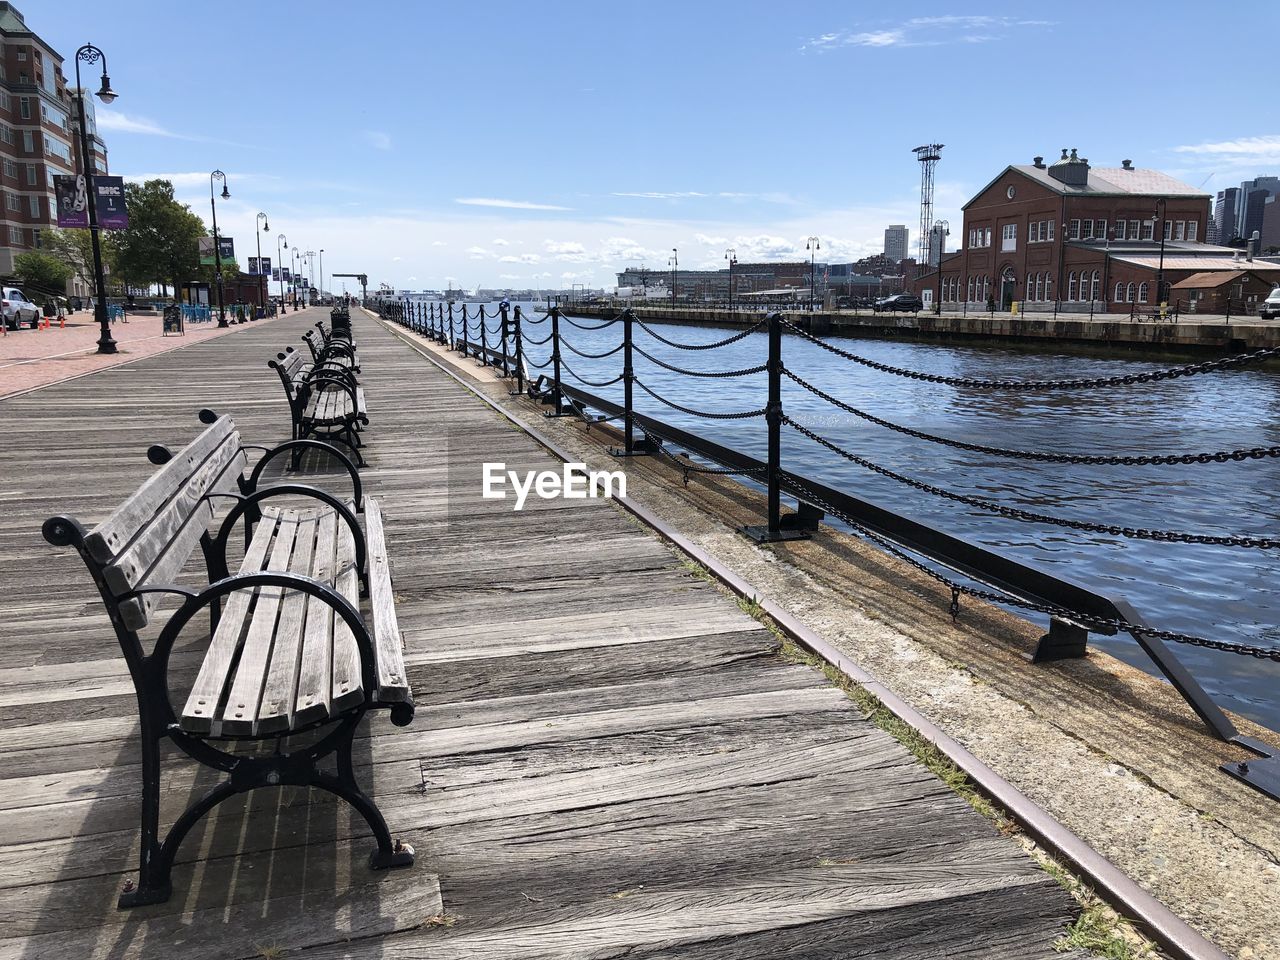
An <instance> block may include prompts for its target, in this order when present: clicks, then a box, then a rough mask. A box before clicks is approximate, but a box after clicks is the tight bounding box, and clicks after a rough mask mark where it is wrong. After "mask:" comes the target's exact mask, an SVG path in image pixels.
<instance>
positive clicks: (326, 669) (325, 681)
mask: <svg viewBox="0 0 1280 960" xmlns="http://www.w3.org/2000/svg"><path fill="white" fill-rule="evenodd" d="M337 529H338V515H337V514H336V513H333V512H327V513H325V514H322V515H321V517H320V519H319V521H318V522H317V526H316V547H315V555H314V558H313V559H312V574H311V575H312V576H313V577H315V578H316V579H317V580H319V581H320V582H321V583H326V584H329V585H330V586H332V585H333V583H334V579H335V578H334V574H335V573H336V571H337V561H336V556H335V551H336V549H337ZM332 691H333V610H332V609H330V607H329V605H328V604H326V603H322V602H320V601H317V600H313V599H312V598H308V599H307V606H306V614H305V619H304V621H303V630H302V658H301V663H300V665H299V668H298V692H297V695H296V698H295V701H294V706H293V724H294V725H295V726H302V725H304V724H308V723H312V722H314V721H316V720H323V719H324V718H325V717H330V716H332V715H333V713H332V710H331V704H330V699H331V697H332Z"/></svg>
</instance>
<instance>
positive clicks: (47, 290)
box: [13, 250, 73, 298]
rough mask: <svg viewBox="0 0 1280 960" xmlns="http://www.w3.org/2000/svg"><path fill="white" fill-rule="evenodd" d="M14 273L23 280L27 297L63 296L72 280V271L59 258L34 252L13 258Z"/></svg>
mask: <svg viewBox="0 0 1280 960" xmlns="http://www.w3.org/2000/svg"><path fill="white" fill-rule="evenodd" d="M13 272H14V273H15V274H16V275H17V276H18V277H20V278H21V279H22V284H23V286H24V287H25V288H26V290H25V291H24V292H25V293H26V294H27V296H29V297H32V298H35V297H38V296H41V295H43V296H53V295H56V296H61V295H62V293H63V291H65V290H66V288H67V281H68V280H70V279H71V276H72V272H73V271H72V269H71V267H69V266H67V265H66V264H65V263H63V262H62V261H61V260H59V259H58V258H57V257H53V256H50V255H49V254H47V253H41V252H40V251H37V250H32V251H31V252H29V253H20V254H18V255H17V256H16V257H14V258H13Z"/></svg>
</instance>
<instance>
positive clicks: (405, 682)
mask: <svg viewBox="0 0 1280 960" xmlns="http://www.w3.org/2000/svg"><path fill="white" fill-rule="evenodd" d="M364 529H365V537H366V538H367V539H368V542H369V557H368V561H369V607H370V610H371V611H372V616H371V618H370V619H371V620H372V624H373V644H374V650H375V651H376V653H377V659H378V663H377V677H378V699H379V700H380V701H382V702H383V703H402V702H405V701H407V700H410V699H411V698H412V694H411V693H410V692H409V676H408V674H407V673H406V672H405V668H404V641H403V639H402V638H401V636H400V624H399V623H398V622H397V620H396V603H395V595H394V593H393V591H392V589H391V563H390V561H389V560H388V558H387V541H386V535H385V533H384V532H383V529H382V508H381V507H380V506H379V505H378V501H376V500H374V499H373V498H372V497H366V498H365V501H364Z"/></svg>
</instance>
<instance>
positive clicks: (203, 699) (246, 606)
mask: <svg viewBox="0 0 1280 960" xmlns="http://www.w3.org/2000/svg"><path fill="white" fill-rule="evenodd" d="M275 525H276V518H275V516H274V515H270V516H268V515H264V516H263V518H262V520H260V521H259V522H258V526H257V530H256V531H255V533H254V537H253V540H252V541H251V542H250V544H249V548H248V550H246V551H245V556H244V562H243V563H242V564H241V569H242V570H252V569H257V570H260V569H262V564H263V561H264V560H265V559H266V556H267V547H268V544H269V543H270V541H271V539H272V534H273V532H274V530H275ZM255 593H256V591H250V590H237V591H236V592H235V593H232V594H230V595H229V596H228V597H226V598H225V601H224V603H223V605H222V617H221V619H220V620H219V621H218V629H217V630H215V631H214V633H213V638H212V639H211V640H210V641H209V649H208V650H207V651H206V652H205V655H204V662H203V663H201V664H200V672H199V673H198V674H197V675H196V680H195V683H194V684H193V685H192V687H191V693H190V695H189V696H188V697H187V702H186V705H185V706H184V707H183V708H182V716H181V718H180V719H179V723H180V724H181V726H182V729H183V730H186V731H187V732H188V733H211V732H212V731H213V722H214V720H215V718H216V717H217V716H218V712H219V710H220V708H221V706H222V693H223V690H224V689H226V686H227V680H228V674H229V673H230V672H231V664H232V662H233V661H234V660H235V655H236V651H237V650H238V649H239V647H240V638H241V636H242V635H243V634H244V626H245V620H246V618H247V616H248V612H249V610H250V607H251V603H252V601H253V599H254V594H255Z"/></svg>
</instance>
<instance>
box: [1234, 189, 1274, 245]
mask: <svg viewBox="0 0 1280 960" xmlns="http://www.w3.org/2000/svg"><path fill="white" fill-rule="evenodd" d="M1276 193H1280V177H1255V178H1254V179H1253V180H1246V181H1245V182H1244V183H1242V184H1240V193H1239V195H1238V196H1237V197H1236V234H1238V235H1239V236H1241V237H1244V239H1246V240H1248V239H1249V238H1250V237H1252V236H1253V234H1254V231H1259V232H1261V230H1262V214H1263V211H1264V204H1265V203H1266V202H1267V197H1270V196H1272V195H1273V194H1276Z"/></svg>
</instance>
